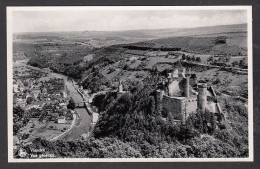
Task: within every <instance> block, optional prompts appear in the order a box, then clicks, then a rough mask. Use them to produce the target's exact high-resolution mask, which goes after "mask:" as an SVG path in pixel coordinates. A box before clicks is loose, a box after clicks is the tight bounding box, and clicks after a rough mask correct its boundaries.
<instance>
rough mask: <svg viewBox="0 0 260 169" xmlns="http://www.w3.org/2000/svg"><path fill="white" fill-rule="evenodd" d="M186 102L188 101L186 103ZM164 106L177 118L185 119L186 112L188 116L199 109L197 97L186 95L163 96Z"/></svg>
mask: <svg viewBox="0 0 260 169" xmlns="http://www.w3.org/2000/svg"><path fill="white" fill-rule="evenodd" d="M185 102H186V103H185ZM162 104H163V107H164V108H165V109H166V110H167V111H169V112H170V113H172V115H173V118H174V119H176V120H184V119H185V113H186V118H187V117H188V116H189V115H190V114H191V113H195V112H196V110H197V98H196V96H195V97H191V98H188V99H187V98H185V97H169V96H166V95H164V96H163V102H162Z"/></svg>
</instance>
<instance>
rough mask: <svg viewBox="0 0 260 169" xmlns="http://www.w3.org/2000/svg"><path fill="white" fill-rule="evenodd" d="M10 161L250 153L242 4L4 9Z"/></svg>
mask: <svg viewBox="0 0 260 169" xmlns="http://www.w3.org/2000/svg"><path fill="white" fill-rule="evenodd" d="M7 44H8V46H7V66H8V67H7V68H8V69H7V70H8V71H7V73H8V79H7V87H8V161H9V162H151V161H155V162H156V161H157V162H186V161H191V162H201V161H209V162H215V161H216V162H217V161H220V162H226V161H232V162H235V161H237V162H240V161H241V162H242V161H253V150H254V147H253V72H252V71H253V70H252V57H253V56H252V55H253V53H252V7H251V6H103V7H101V6H92V7H90V6H88V7H87V6H77V7H76V6H74V7H72V6H66V7H65V6H59V7H57V6H56V7H54V6H53V7H51V6H49V7H40V6H38V7H26V6H24V7H7Z"/></svg>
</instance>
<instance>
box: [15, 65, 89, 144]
mask: <svg viewBox="0 0 260 169" xmlns="http://www.w3.org/2000/svg"><path fill="white" fill-rule="evenodd" d="M19 66H24V67H28V68H31V69H34V70H39V71H42V72H46V71H45V70H42V69H40V68H37V67H33V66H30V65H27V64H26V62H25V61H20V62H19V61H17V62H16V63H14V67H19ZM48 76H49V77H56V78H62V79H64V82H65V85H66V86H67V89H68V91H69V97H72V98H73V100H74V101H75V103H79V102H83V98H82V97H81V95H80V94H79V93H78V92H77V89H76V88H75V87H74V85H73V82H72V81H71V80H68V77H67V76H65V75H62V74H59V73H53V72H50V73H48ZM75 111H76V113H77V120H76V122H75V125H74V126H72V127H71V129H70V131H68V132H66V134H65V135H64V136H62V137H61V138H62V139H65V140H68V141H73V140H76V139H79V138H80V136H81V135H82V134H84V133H88V131H89V128H90V126H91V117H90V115H89V114H88V112H87V110H86V109H85V108H76V109H75Z"/></svg>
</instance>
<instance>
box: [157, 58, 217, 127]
mask: <svg viewBox="0 0 260 169" xmlns="http://www.w3.org/2000/svg"><path fill="white" fill-rule="evenodd" d="M156 96H157V103H161V104H162V106H163V107H164V108H165V109H166V110H167V111H168V112H169V113H171V114H172V115H173V118H174V119H175V120H180V121H182V122H185V121H186V118H187V117H188V116H189V115H190V114H191V113H196V111H197V109H200V110H202V111H205V110H208V111H210V112H213V113H221V109H220V105H219V103H217V101H216V98H215V97H216V94H215V92H214V89H213V88H212V87H211V86H210V87H209V88H207V84H206V83H199V84H198V83H197V78H196V74H191V73H190V71H187V72H186V70H185V68H184V67H183V66H182V65H181V63H180V61H179V62H178V65H177V67H176V68H175V69H174V70H173V71H172V72H171V73H168V77H167V88H166V89H165V90H157V93H156Z"/></svg>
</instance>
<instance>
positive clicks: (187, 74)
mask: <svg viewBox="0 0 260 169" xmlns="http://www.w3.org/2000/svg"><path fill="white" fill-rule="evenodd" d="M184 96H185V97H190V70H189V71H188V73H186V83H185V91H184Z"/></svg>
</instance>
